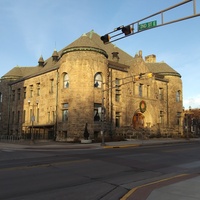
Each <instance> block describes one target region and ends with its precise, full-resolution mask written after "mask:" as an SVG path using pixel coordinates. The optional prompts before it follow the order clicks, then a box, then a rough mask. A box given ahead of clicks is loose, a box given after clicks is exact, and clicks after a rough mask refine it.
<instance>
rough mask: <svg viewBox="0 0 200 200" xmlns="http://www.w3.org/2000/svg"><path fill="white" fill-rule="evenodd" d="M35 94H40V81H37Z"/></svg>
mask: <svg viewBox="0 0 200 200" xmlns="http://www.w3.org/2000/svg"><path fill="white" fill-rule="evenodd" d="M37 96H40V83H37Z"/></svg>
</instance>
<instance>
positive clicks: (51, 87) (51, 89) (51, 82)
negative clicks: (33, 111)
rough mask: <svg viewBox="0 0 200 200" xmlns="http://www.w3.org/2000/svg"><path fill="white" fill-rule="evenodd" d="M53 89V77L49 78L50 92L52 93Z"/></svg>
mask: <svg viewBox="0 0 200 200" xmlns="http://www.w3.org/2000/svg"><path fill="white" fill-rule="evenodd" d="M53 91H54V79H51V80H50V93H53Z"/></svg>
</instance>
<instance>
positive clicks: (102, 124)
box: [101, 87, 106, 146]
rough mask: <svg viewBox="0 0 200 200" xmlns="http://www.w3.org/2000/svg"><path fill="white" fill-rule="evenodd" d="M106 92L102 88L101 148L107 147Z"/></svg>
mask: <svg viewBox="0 0 200 200" xmlns="http://www.w3.org/2000/svg"><path fill="white" fill-rule="evenodd" d="M104 114H105V109H104V90H103V87H102V102H101V146H105V145H106V144H105V140H104Z"/></svg>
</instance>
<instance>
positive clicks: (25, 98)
mask: <svg viewBox="0 0 200 200" xmlns="http://www.w3.org/2000/svg"><path fill="white" fill-rule="evenodd" d="M24 99H26V87H24Z"/></svg>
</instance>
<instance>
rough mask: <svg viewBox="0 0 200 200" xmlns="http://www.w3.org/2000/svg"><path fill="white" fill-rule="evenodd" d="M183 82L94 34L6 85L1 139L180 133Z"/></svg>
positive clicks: (0, 93)
mask: <svg viewBox="0 0 200 200" xmlns="http://www.w3.org/2000/svg"><path fill="white" fill-rule="evenodd" d="M181 118H182V81H181V76H180V74H179V73H178V72H176V71H175V70H174V69H172V68H171V67H170V66H169V65H167V64H166V63H164V62H156V56H155V55H149V56H146V57H145V58H144V59H143V56H142V51H139V53H138V54H136V55H135V56H131V55H129V54H127V53H126V52H124V51H123V50H121V49H119V48H118V47H116V46H115V45H113V44H107V45H104V44H103V43H102V41H101V40H100V36H99V35H98V34H96V33H95V32H93V31H91V32H89V33H87V34H83V35H82V36H81V37H80V38H78V39H77V40H75V41H74V42H72V43H71V44H70V45H68V46H67V47H65V48H63V49H62V50H60V51H59V52H57V51H56V50H54V51H53V54H52V56H51V57H49V58H48V59H46V60H44V59H43V57H42V56H41V57H40V58H39V60H38V65H37V66H33V67H19V66H17V67H14V68H13V69H12V70H10V71H9V72H8V73H6V74H5V75H4V76H2V78H1V82H0V134H1V135H16V136H23V137H27V138H30V137H31V136H32V137H34V138H38V139H52V138H54V139H56V140H58V141H60V140H66V141H71V140H74V139H81V138H83V133H84V129H85V125H86V123H87V128H88V132H89V134H90V138H95V137H100V133H104V134H105V135H113V134H117V135H118V134H120V135H123V136H124V137H134V135H135V134H137V133H138V132H140V131H145V133H148V134H177V133H182V128H181V127H182V123H181V121H182V120H181Z"/></svg>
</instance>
